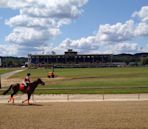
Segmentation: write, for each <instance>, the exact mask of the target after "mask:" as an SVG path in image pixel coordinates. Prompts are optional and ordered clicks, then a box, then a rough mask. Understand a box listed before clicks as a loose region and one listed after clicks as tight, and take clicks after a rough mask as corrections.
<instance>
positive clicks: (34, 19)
mask: <svg viewBox="0 0 148 129" xmlns="http://www.w3.org/2000/svg"><path fill="white" fill-rule="evenodd" d="M86 3H87V0H62V1H59V0H19V1H18V0H1V1H0V7H6V8H13V9H15V8H16V9H19V11H20V14H19V15H17V16H14V17H11V18H10V19H9V20H6V22H5V23H6V24H7V25H9V26H10V27H12V28H13V31H12V32H11V33H10V34H9V35H8V36H7V37H6V41H7V42H8V43H9V45H10V44H11V45H13V46H15V45H17V48H19V50H16V54H17V53H19V54H25V53H26V54H27V53H30V52H32V53H38V52H40V51H44V52H48V51H49V49H52V50H55V51H57V53H61V52H64V51H65V50H66V49H69V48H72V49H74V50H77V51H79V52H82V53H105V52H106V53H120V52H121V53H122V52H133V53H134V52H137V51H139V49H138V48H139V46H138V43H132V42H133V41H132V40H133V39H135V38H137V37H143V36H146V37H147V36H148V13H147V12H148V6H144V7H142V8H141V10H139V11H136V12H134V13H133V14H132V17H131V18H130V19H129V20H127V21H125V22H124V23H121V22H119V23H116V24H113V25H111V24H105V25H100V26H99V29H98V32H97V33H96V34H95V35H90V36H88V37H82V38H80V39H77V40H71V39H65V40H64V41H62V42H61V43H60V44H59V46H57V47H55V48H53V47H52V46H51V43H50V41H51V39H52V38H53V37H56V36H58V35H59V34H61V33H62V32H61V27H62V26H63V25H67V24H70V23H71V22H72V20H73V19H76V18H77V17H78V16H80V15H81V13H82V12H83V10H82V7H83V6H84V5H85V4H86ZM135 18H138V21H137V20H135ZM18 46H19V47H18ZM1 47H2V46H1Z"/></svg>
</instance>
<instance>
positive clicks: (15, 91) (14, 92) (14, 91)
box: [8, 88, 18, 104]
mask: <svg viewBox="0 0 148 129" xmlns="http://www.w3.org/2000/svg"><path fill="white" fill-rule="evenodd" d="M17 92H18V89H15V88H13V93H12V94H11V97H10V99H9V100H8V103H9V102H11V100H12V103H13V104H14V98H13V96H14V95H15V94H16V93H17Z"/></svg>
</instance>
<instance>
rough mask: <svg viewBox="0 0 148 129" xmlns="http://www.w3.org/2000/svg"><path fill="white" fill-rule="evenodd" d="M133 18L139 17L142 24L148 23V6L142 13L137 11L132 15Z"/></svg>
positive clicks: (143, 8) (142, 9)
mask: <svg viewBox="0 0 148 129" xmlns="http://www.w3.org/2000/svg"><path fill="white" fill-rule="evenodd" d="M132 16H133V17H138V18H140V20H141V21H142V22H146V21H147V22H148V6H144V7H142V8H141V10H140V11H136V12H134V13H133V15H132Z"/></svg>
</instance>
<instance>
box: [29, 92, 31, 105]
mask: <svg viewBox="0 0 148 129" xmlns="http://www.w3.org/2000/svg"><path fill="white" fill-rule="evenodd" d="M30 97H31V94H28V105H29V104H30V102H29V100H30Z"/></svg>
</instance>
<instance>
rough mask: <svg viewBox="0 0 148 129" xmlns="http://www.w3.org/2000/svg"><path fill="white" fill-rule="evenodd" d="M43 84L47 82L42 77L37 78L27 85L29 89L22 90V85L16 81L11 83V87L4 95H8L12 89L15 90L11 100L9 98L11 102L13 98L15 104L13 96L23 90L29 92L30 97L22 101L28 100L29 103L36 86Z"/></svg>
mask: <svg viewBox="0 0 148 129" xmlns="http://www.w3.org/2000/svg"><path fill="white" fill-rule="evenodd" d="M39 84H41V85H45V83H44V82H43V81H42V80H41V79H40V78H38V79H37V80H35V81H34V82H32V83H30V84H29V86H28V87H27V89H24V90H22V89H21V87H20V84H19V83H16V84H12V85H10V87H9V88H8V89H7V90H6V91H5V92H4V93H3V95H6V94H7V93H8V92H9V91H10V90H11V89H12V90H13V93H12V94H11V96H10V98H9V100H8V103H9V102H11V100H13V101H12V102H13V104H14V98H13V95H15V94H16V93H17V92H18V91H22V92H23V93H27V95H28V98H27V99H26V100H24V101H22V103H24V102H26V101H27V102H28V104H30V103H29V100H30V97H31V94H32V93H33V92H34V90H35V89H36V87H37V86H38V85H39Z"/></svg>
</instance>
